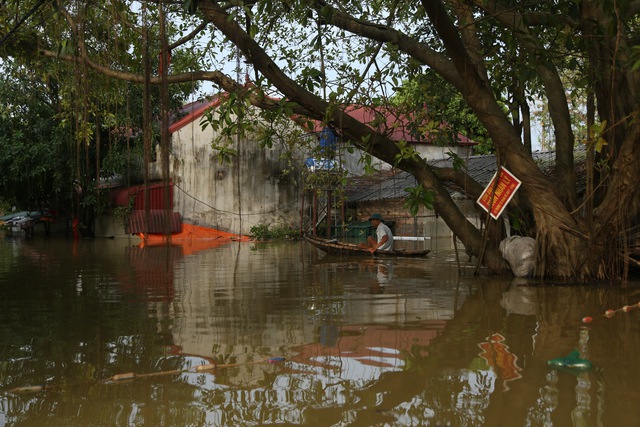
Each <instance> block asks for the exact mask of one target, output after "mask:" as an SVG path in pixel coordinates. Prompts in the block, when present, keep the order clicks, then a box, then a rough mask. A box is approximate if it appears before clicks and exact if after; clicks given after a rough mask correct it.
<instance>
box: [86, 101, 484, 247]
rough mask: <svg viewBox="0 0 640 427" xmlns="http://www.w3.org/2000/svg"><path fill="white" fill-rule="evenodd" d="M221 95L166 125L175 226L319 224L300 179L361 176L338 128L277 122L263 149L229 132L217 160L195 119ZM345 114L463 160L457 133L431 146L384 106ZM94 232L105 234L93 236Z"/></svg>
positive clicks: (211, 138)
mask: <svg viewBox="0 0 640 427" xmlns="http://www.w3.org/2000/svg"><path fill="white" fill-rule="evenodd" d="M225 96H227V95H226V94H220V95H217V96H214V97H212V98H209V99H203V100H198V101H196V102H192V103H190V104H187V105H185V106H184V107H183V108H182V110H181V112H180V114H178V115H176V116H174V118H173V119H172V122H171V123H170V126H169V133H170V135H171V142H170V147H171V148H170V164H169V170H170V185H171V192H170V197H171V198H172V205H173V210H174V211H175V212H177V213H179V215H180V217H181V219H182V221H183V222H186V223H189V224H193V225H197V226H202V227H207V228H212V229H216V230H220V231H223V232H229V233H237V234H243V235H249V234H251V230H252V228H253V227H257V226H262V225H269V226H271V225H278V226H288V227H291V228H292V229H295V230H296V231H298V230H300V229H303V230H304V231H306V230H307V228H308V226H309V224H310V222H311V221H312V219H315V220H316V221H317V222H319V221H322V220H323V218H324V217H323V216H322V215H319V216H318V215H316V214H317V212H313V211H312V210H311V209H310V206H311V204H312V202H311V201H310V199H311V198H312V197H311V195H310V194H312V193H313V194H316V193H317V192H314V191H310V192H307V195H305V183H306V181H305V179H306V177H308V176H309V174H314V173H323V172H325V171H327V170H328V169H333V168H336V169H339V170H340V171H346V172H347V176H349V177H357V176H360V175H362V174H363V172H364V168H363V166H362V164H361V161H360V159H361V156H362V152H360V151H359V150H353V147H349V146H347V144H345V143H343V142H342V141H340V139H339V138H337V137H336V133H337V134H339V129H334V130H337V132H333V133H332V131H331V129H329V128H327V127H323V125H321V124H320V123H318V124H317V126H316V128H315V129H309V128H306V129H303V128H302V127H301V125H300V124H299V123H297V122H296V121H295V120H289V121H288V122H289V123H288V124H278V125H275V124H274V123H262V125H263V126H264V127H271V128H273V127H274V126H278V127H279V128H278V134H279V135H281V138H283V139H282V140H279V141H276V142H275V143H273V144H270V145H267V146H264V145H261V144H260V143H259V142H258V139H259V138H258V137H257V134H258V133H259V132H260V131H259V129H254V133H253V134H249V136H245V137H241V136H239V135H237V134H235V135H232V136H231V137H230V138H228V139H227V141H226V143H227V144H228V145H226V146H225V148H224V149H225V150H226V151H228V152H233V153H234V155H232V156H228V157H226V158H223V156H221V155H220V152H219V150H217V149H214V148H213V146H214V145H216V144H218V142H216V141H218V137H219V136H220V133H219V132H218V131H216V130H214V128H213V127H212V126H210V125H208V126H206V125H204V124H205V122H204V121H203V119H204V118H206V117H208V116H213V117H220V114H226V112H221V109H222V106H223V101H224V97H225ZM346 111H347V113H348V114H350V115H352V116H353V117H354V118H356V119H358V120H360V121H362V122H364V123H367V124H368V125H369V126H371V127H373V128H375V129H376V130H378V131H379V132H384V133H386V134H387V135H388V136H389V137H390V138H392V139H394V140H403V141H405V142H407V143H409V144H411V145H412V146H413V147H414V148H415V149H416V151H418V152H419V153H420V154H421V155H423V156H426V157H427V158H430V159H442V158H444V157H446V153H447V152H449V151H453V152H455V153H456V154H458V155H460V156H466V155H469V154H470V153H471V152H472V150H473V146H474V145H475V143H474V142H473V141H470V140H469V139H468V138H465V137H464V136H462V135H457V136H456V137H455V138H453V140H452V141H451V142H453V143H452V144H450V145H447V146H442V145H437V144H434V141H433V138H430V137H425V136H424V135H423V134H422V132H418V131H417V130H416V128H415V127H416V122H415V121H413V120H419V119H418V118H414V117H411V116H407V115H402V114H394V113H393V112H392V111H391V110H389V109H378V110H374V109H373V108H370V107H363V106H350V107H348V108H347V109H346ZM246 114H247V116H245V117H247V120H253V119H256V117H257V116H250V115H251V112H250V111H249V112H247V113H246ZM226 117H227V120H228V121H229V122H231V123H233V122H234V121H236V120H238V118H237V117H236V116H234V115H233V114H231V115H229V116H226ZM227 124H228V123H227ZM286 138H289V140H288V141H287V140H286ZM293 142H295V144H293ZM294 146H295V147H296V148H295V149H292V147H294ZM300 147H302V148H300ZM156 150H157V153H156V156H155V157H156V159H161V158H162V156H161V155H160V153H159V147H156ZM160 163H161V162H160V161H159V160H157V161H155V162H153V164H151V165H150V173H151V177H152V178H153V179H155V180H156V182H155V183H153V184H152V186H153V185H156V186H157V181H158V180H160V179H161V177H162V174H161V171H162V165H161V164H160ZM374 166H375V167H377V168H379V169H381V170H382V171H385V172H386V173H392V172H393V168H392V166H391V165H389V164H386V163H384V162H382V161H378V162H377V163H376V164H375V165H374ZM160 190H161V189H155V193H153V194H159V193H160ZM120 191H121V193H122V194H121V195H120V196H119V198H118V197H115V199H117V201H116V205H118V206H124V205H125V204H126V203H127V200H130V199H131V198H132V197H137V199H136V202H135V203H134V204H133V205H134V209H137V210H139V209H142V208H141V207H140V206H143V203H141V200H138V199H141V196H140V194H141V191H142V190H141V189H140V187H139V188H137V189H136V188H129V189H121V190H120ZM123 194H124V195H123ZM151 200H152V203H154V206H156V207H155V208H153V209H162V207H161V206H163V200H162V197H161V196H159V197H157V198H156V197H151ZM319 204H320V205H324V206H325V207H326V206H327V204H329V205H330V202H329V200H327V199H322V198H321V200H320V201H319ZM334 216H335V215H334ZM325 217H326V212H325ZM334 219H335V218H334ZM97 228H98V227H96V229H97ZM96 234H97V235H99V234H103V235H113V233H110V232H103V233H99V232H98V231H96Z"/></svg>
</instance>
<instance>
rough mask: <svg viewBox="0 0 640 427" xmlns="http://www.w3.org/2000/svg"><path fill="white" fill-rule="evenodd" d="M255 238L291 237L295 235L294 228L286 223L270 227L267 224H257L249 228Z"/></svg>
mask: <svg viewBox="0 0 640 427" xmlns="http://www.w3.org/2000/svg"><path fill="white" fill-rule="evenodd" d="M249 231H250V233H251V237H252V238H254V239H255V240H283V239H291V238H292V237H294V236H295V235H296V230H295V229H293V228H292V227H291V226H289V225H286V224H276V225H274V226H272V227H270V226H269V225H268V224H258V225H254V226H253V227H251V229H250V230H249Z"/></svg>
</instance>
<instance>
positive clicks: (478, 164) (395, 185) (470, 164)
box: [346, 149, 586, 202]
mask: <svg viewBox="0 0 640 427" xmlns="http://www.w3.org/2000/svg"><path fill="white" fill-rule="evenodd" d="M532 156H533V159H534V160H535V161H536V163H538V165H540V169H542V170H543V171H544V173H545V174H547V175H554V172H555V171H554V166H555V151H544V152H535V153H533V154H532ZM574 158H575V162H576V164H579V163H581V162H584V160H585V159H586V152H585V150H584V149H582V150H580V149H579V150H576V152H575V154H574ZM428 163H429V164H430V165H432V166H434V167H438V168H451V167H453V161H452V160H451V159H442V160H434V161H430V162H428ZM466 167H467V173H468V174H469V176H470V177H471V178H473V179H474V180H475V181H477V182H478V183H479V184H480V185H482V186H483V187H484V186H486V185H487V184H489V182H490V181H491V178H493V175H494V174H495V172H496V158H495V156H494V155H493V154H489V155H483V156H470V157H468V158H467V159H466ZM390 175H391V176H390ZM358 179H361V178H358ZM416 185H417V182H416V179H415V178H414V177H413V175H411V174H409V173H408V172H404V171H400V172H397V173H394V174H389V172H387V173H386V174H385V175H380V176H377V177H375V176H372V177H369V181H368V184H367V185H362V182H360V183H359V184H355V185H353V186H352V183H351V182H350V183H349V184H348V188H347V191H346V195H347V198H348V200H349V201H351V202H365V201H376V200H388V199H396V198H401V197H406V196H407V192H406V191H405V190H404V189H405V188H407V187H415V186H416ZM451 193H452V197H454V198H462V197H464V196H463V195H462V194H460V193H458V192H456V191H454V190H452V191H451Z"/></svg>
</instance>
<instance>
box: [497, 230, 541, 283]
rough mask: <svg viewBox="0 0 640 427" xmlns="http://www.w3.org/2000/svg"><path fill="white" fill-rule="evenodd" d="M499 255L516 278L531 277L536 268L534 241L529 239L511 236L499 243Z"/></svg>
mask: <svg viewBox="0 0 640 427" xmlns="http://www.w3.org/2000/svg"><path fill="white" fill-rule="evenodd" d="M499 249H500V253H501V254H502V257H503V258H504V259H506V260H507V262H508V263H509V265H510V266H511V271H513V274H515V276H516V277H527V276H531V275H532V274H533V272H534V270H535V266H536V241H535V239H532V238H531V237H522V236H511V237H507V238H506V239H504V240H503V241H501V242H500V246H499Z"/></svg>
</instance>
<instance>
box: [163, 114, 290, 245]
mask: <svg viewBox="0 0 640 427" xmlns="http://www.w3.org/2000/svg"><path fill="white" fill-rule="evenodd" d="M199 122H200V120H194V121H192V122H191V123H189V124H187V125H186V126H185V127H183V128H181V129H179V130H177V131H175V132H174V133H173V134H172V137H171V146H172V153H171V154H172V158H171V166H170V170H171V177H172V180H173V182H174V210H175V211H178V212H180V213H181V215H182V217H183V220H184V221H186V222H189V223H192V224H196V225H201V226H205V227H210V228H215V229H219V230H223V231H229V232H232V233H239V234H250V230H251V228H252V227H253V226H256V225H259V224H264V225H274V224H278V225H282V224H290V225H292V226H295V225H296V224H297V223H298V222H299V204H300V193H299V188H300V186H299V185H296V183H295V182H294V180H295V179H297V178H294V177H286V178H282V177H281V171H282V170H283V169H284V168H285V166H284V164H283V162H282V161H281V160H280V156H281V155H282V154H283V150H282V149H280V148H279V147H276V146H275V145H274V147H273V148H270V149H269V148H262V147H260V144H258V143H257V142H256V141H251V140H241V141H240V143H238V141H237V139H236V140H235V141H234V143H233V145H232V147H231V148H233V149H234V150H237V156H235V157H233V158H232V160H231V163H227V162H223V163H222V164H221V163H220V162H219V158H218V156H217V154H216V152H214V150H213V149H212V148H211V144H212V141H213V138H214V133H213V130H212V128H211V127H210V126H209V127H207V128H206V129H204V130H202V128H201V126H200V123H199ZM158 166H159V165H158Z"/></svg>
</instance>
